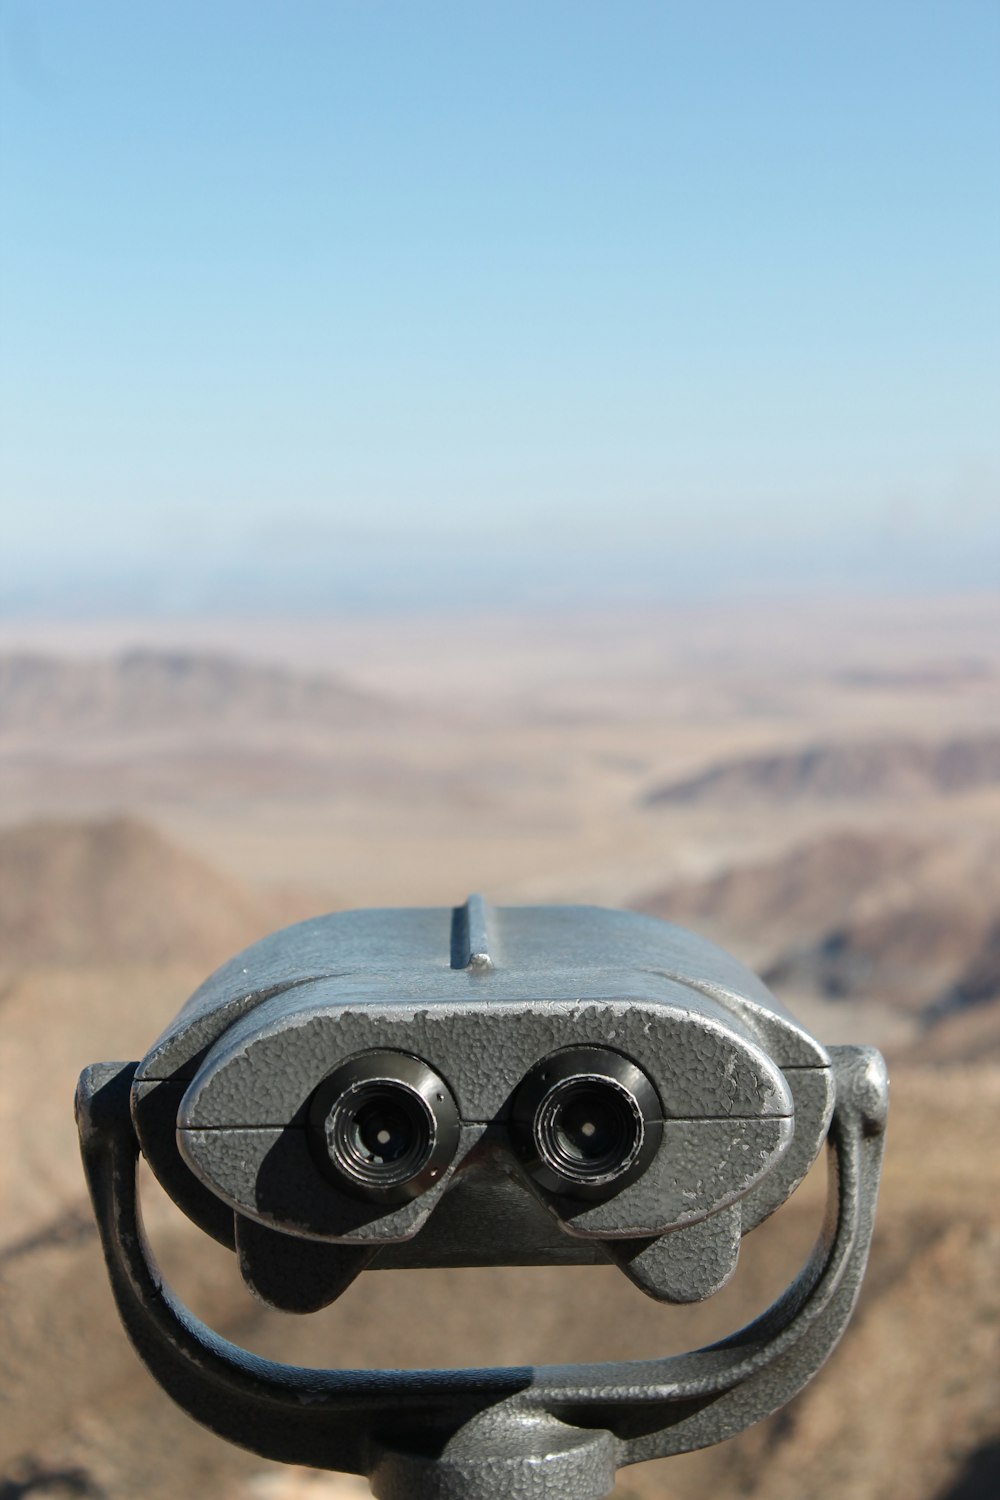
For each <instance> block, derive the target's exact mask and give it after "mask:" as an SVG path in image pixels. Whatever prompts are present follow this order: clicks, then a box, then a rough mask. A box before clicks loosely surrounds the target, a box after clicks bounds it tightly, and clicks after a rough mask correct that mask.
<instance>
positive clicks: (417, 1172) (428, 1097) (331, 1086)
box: [309, 1052, 459, 1202]
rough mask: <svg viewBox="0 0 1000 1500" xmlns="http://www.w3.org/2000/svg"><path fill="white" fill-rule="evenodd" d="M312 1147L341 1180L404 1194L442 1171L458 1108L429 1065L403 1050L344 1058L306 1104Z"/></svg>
mask: <svg viewBox="0 0 1000 1500" xmlns="http://www.w3.org/2000/svg"><path fill="white" fill-rule="evenodd" d="M309 1121H310V1131H311V1136H312V1143H313V1150H314V1153H315V1154H316V1155H317V1156H318V1159H319V1161H320V1165H321V1166H322V1167H323V1168H324V1170H326V1171H327V1172H331V1171H332V1173H333V1174H334V1176H335V1177H336V1178H337V1180H338V1182H339V1184H340V1186H341V1187H345V1188H348V1189H349V1190H351V1191H353V1192H356V1193H358V1194H360V1195H361V1196H363V1197H367V1198H374V1199H381V1200H382V1201H388V1202H405V1201H406V1200H407V1199H409V1198H415V1197H417V1196H419V1194H421V1193H424V1192H426V1191H427V1189H428V1188H429V1187H432V1186H433V1184H434V1183H435V1182H436V1181H437V1180H438V1178H439V1177H440V1176H441V1174H442V1172H443V1171H444V1169H445V1168H446V1167H447V1165H448V1163H449V1162H450V1161H451V1159H452V1157H453V1156H454V1154H455V1150H456V1147H457V1145H458V1136H459V1120H458V1110H457V1108H456V1106H455V1101H454V1099H453V1098H452V1095H451V1091H450V1089H449V1088H448V1087H447V1085H446V1084H445V1083H444V1081H443V1080H442V1079H441V1078H439V1077H438V1075H437V1074H436V1073H435V1072H434V1070H433V1069H432V1068H429V1067H428V1066H427V1064H426V1063H424V1062H421V1060H420V1059H419V1058H416V1057H411V1056H410V1055H409V1054H408V1053H405V1052H367V1053H360V1054H358V1055H357V1056H356V1057H352V1058H349V1059H348V1060H347V1061H346V1062H345V1063H342V1064H341V1066H340V1067H338V1068H337V1069H336V1070H335V1071H334V1072H333V1073H331V1074H330V1076H329V1077H328V1078H326V1079H324V1081H323V1082H322V1083H321V1084H320V1086H319V1088H318V1089H317V1090H316V1093H315V1094H314V1095H313V1099H312V1104H311V1106H310V1111H309Z"/></svg>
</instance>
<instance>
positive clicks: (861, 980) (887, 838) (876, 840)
mask: <svg viewBox="0 0 1000 1500" xmlns="http://www.w3.org/2000/svg"><path fill="white" fill-rule="evenodd" d="M998 856H1000V849H998V847H997V843H996V841H995V840H991V839H989V838H983V839H979V840H964V841H963V840H957V839H956V840H953V841H951V842H945V843H943V844H938V843H934V844H929V843H928V844H920V843H918V842H917V841H915V840H914V839H912V838H910V837H908V836H906V835H903V834H900V833H898V832H894V831H891V830H889V831H886V832H884V833H871V834H860V833H832V834H826V835H822V836H820V837H818V838H814V839H811V840H809V841H807V842H805V843H802V844H798V845H795V846H793V847H792V848H791V849H788V850H784V851H782V852H781V853H780V854H779V855H777V856H775V858H774V859H772V860H762V861H755V862H752V863H747V864H745V865H736V866H734V867H732V868H731V869H727V870H725V871H723V872H722V873H720V874H719V875H717V876H714V877H712V878H710V879H708V880H703V881H697V882H691V883H682V884H678V885H675V886H671V887H666V888H664V889H662V890H658V891H654V892H651V893H649V894H648V895H647V896H646V897H645V898H643V899H642V900H641V901H640V902H639V903H638V905H639V906H640V908H641V909H642V910H643V911H647V912H649V913H651V914H652V915H654V916H660V917H666V918H668V919H669V920H672V921H678V922H681V923H686V924H688V925H690V926H694V927H696V928H699V929H700V930H702V931H704V932H706V934H708V935H709V936H711V937H714V938H716V939H717V940H718V941H720V942H721V943H723V944H724V945H727V946H729V947H732V948H733V949H735V950H736V951H737V952H739V953H741V954H743V955H744V956H745V957H747V958H748V959H749V960H750V961H751V962H753V963H754V964H756V965H757V966H758V967H759V968H761V969H762V970H763V971H764V973H765V977H766V978H767V980H768V982H769V983H770V984H771V985H772V986H773V987H774V988H775V990H776V991H777V992H778V993H779V994H781V995H783V996H786V997H787V998H788V999H789V1000H790V1001H791V1003H792V1004H793V1005H794V1002H795V997H796V996H802V995H806V996H815V997H818V998H820V999H823V1000H826V1001H829V1002H833V1003H836V1002H840V1001H845V1000H852V1001H863V1002H872V1003H875V1004H879V1005H883V1006H888V1007H890V1008H892V1009H894V1010H898V1011H900V1012H905V1013H907V1014H909V1015H912V1016H915V1017H918V1018H919V1019H920V1020H921V1022H922V1024H923V1025H924V1026H926V1027H928V1028H937V1027H939V1026H940V1027H944V1026H945V1023H947V1031H948V1034H949V1035H950V1036H951V1037H952V1038H953V1041H952V1044H951V1047H950V1048H949V1050H948V1052H947V1054H946V1055H948V1056H954V1055H955V1053H954V1050H953V1049H954V1047H955V1045H957V1039H958V1037H959V1036H960V1035H967V1036H968V1037H969V1046H970V1048H971V1050H970V1051H969V1052H968V1053H963V1054H961V1055H968V1056H969V1057H974V1056H976V1055H977V1054H978V1049H979V1047H980V1046H981V1045H983V1044H984V1043H986V1040H987V1038H989V1037H992V1035H993V1031H994V1029H995V1030H996V1032H997V1034H998V1036H1000V857H998ZM971 1011H975V1012H977V1013H978V1019H976V1020H974V1021H973V1022H971V1023H969V1022H966V1023H963V1027H958V1026H957V1025H956V1024H955V1023H956V1020H957V1018H958V1017H959V1016H963V1015H965V1014H966V1013H968V1012H971ZM993 1012H995V1014H996V1016H997V1021H996V1024H995V1026H994V1022H993V1021H992V1020H991V1019H990V1014H991V1013H993ZM973 1037H975V1038H976V1040H975V1041H974V1042H973V1040H972V1038H973ZM989 1050H990V1051H992V1050H993V1043H992V1042H990V1043H989Z"/></svg>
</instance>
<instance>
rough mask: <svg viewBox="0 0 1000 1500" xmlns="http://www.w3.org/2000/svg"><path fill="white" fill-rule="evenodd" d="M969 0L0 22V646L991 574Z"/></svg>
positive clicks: (475, 7) (993, 44) (992, 330)
mask: <svg viewBox="0 0 1000 1500" xmlns="http://www.w3.org/2000/svg"><path fill="white" fill-rule="evenodd" d="M998 80H1000V4H997V3H996V0H865V3H854V0H838V3H837V4H836V5H827V4H822V3H819V0H815V3H813V0H794V3H778V0H759V3H753V4H749V3H745V0H728V3H727V0H698V3H695V0H688V3H684V4H681V3H674V4H671V3H668V0H653V3H640V0H601V3H596V0H474V3H470V0H451V3H437V0H435V3H430V0H405V3H404V0H287V3H278V0H268V3H263V0H238V3H233V0H212V3H210V4H205V3H204V0H197V3H189V0H162V3H161V0H145V3H143V4H142V5H136V4H134V3H133V0H127V3H124V0H123V3H119V0H93V3H89V4H86V5H80V4H79V3H77V0H0V615H5V614H6V615H17V614H19V613H27V614H31V613H52V612H56V613H59V612H63V613H68V614H73V613H74V612H79V613H88V612H89V613H94V612H97V613H100V612H105V613H108V612H110V613H114V612H116V611H122V612H135V611H136V610H138V611H140V612H141V611H150V612H171V611H175V612H184V611H204V610H206V609H208V610H212V609H216V610H220V611H226V610H243V609H246V608H248V607H249V608H260V609H276V610H282V609H295V608H302V609H307V610H315V609H324V608H329V609H331V610H339V609H343V608H348V609H349V608H364V609H370V608H380V607H391V608H395V607H403V608H408V607H425V606H426V605H428V604H434V605H437V606H442V607H446V606H447V605H449V604H451V603H454V604H457V605H461V606H463V607H464V606H466V605H467V604H469V603H474V602H476V601H477V600H479V601H482V602H484V603H487V604H489V605H491V606H493V605H495V604H498V603H499V604H504V603H510V604H513V605H521V604H524V603H531V602H541V603H562V602H564V601H565V602H578V601H579V600H581V599H598V600H600V599H604V598H608V599H611V598H619V597H621V598H635V599H646V598H663V599H669V598H672V597H679V596H688V595H704V594H709V595H711V594H712V593H713V592H715V593H718V592H727V593H731V592H734V591H736V592H741V593H749V594H753V593H754V592H761V593H768V592H769V591H773V590H786V591H788V590H790V591H792V592H794V591H797V590H798V591H810V590H815V589H824V590H826V589H843V588H847V589H856V588H859V589H872V588H876V589H885V590H914V589H916V590H951V589H955V588H992V587H996V586H997V585H998V583H1000V421H998V413H1000V272H998V267H1000V191H998V189H1000V88H998Z"/></svg>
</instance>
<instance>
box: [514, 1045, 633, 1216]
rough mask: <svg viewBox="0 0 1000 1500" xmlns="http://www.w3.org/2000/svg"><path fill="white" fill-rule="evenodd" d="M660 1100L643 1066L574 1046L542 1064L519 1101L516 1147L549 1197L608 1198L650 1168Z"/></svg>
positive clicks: (608, 1052) (517, 1097)
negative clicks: (548, 1193)
mask: <svg viewBox="0 0 1000 1500" xmlns="http://www.w3.org/2000/svg"><path fill="white" fill-rule="evenodd" d="M662 1118H663V1112H662V1109H661V1107H660V1101H659V1097H658V1095H657V1093H656V1090H655V1089H654V1088H653V1085H652V1083H651V1082H650V1080H649V1079H648V1078H647V1077H646V1074H645V1073H644V1072H643V1071H642V1069H641V1068H640V1067H638V1065H637V1064H636V1063H633V1062H632V1061H631V1060H630V1059H629V1058H627V1057H623V1056H622V1055H621V1054H620V1053H618V1052H612V1051H611V1050H610V1049H609V1048H606V1047H568V1048H565V1049H564V1050H563V1051H561V1052H553V1053H551V1054H550V1055H549V1056H548V1057H547V1058H545V1059H544V1060H543V1061H542V1062H540V1063H538V1064H536V1066H535V1067H534V1068H532V1070H531V1072H530V1073H529V1074H528V1075H527V1076H526V1078H525V1079H524V1082H523V1083H522V1084H521V1086H520V1088H519V1089H518V1091H517V1094H516V1095H515V1097H514V1100H513V1104H512V1108H511V1133H512V1138H513V1144H514V1146H515V1148H516V1150H517V1151H518V1153H519V1155H520V1157H521V1159H522V1161H523V1162H524V1164H525V1166H526V1168H527V1169H528V1171H529V1172H530V1173H531V1175H532V1176H533V1177H534V1178H535V1180H536V1181H537V1182H539V1183H540V1184H541V1185H542V1186H543V1187H545V1188H547V1189H548V1191H549V1192H552V1193H558V1194H562V1195H567V1196H570V1197H585V1198H586V1197H600V1196H607V1195H608V1194H610V1193H615V1192H618V1190H619V1189H620V1188H622V1187H624V1186H625V1183H626V1182H628V1181H630V1180H631V1179H632V1178H633V1177H635V1176H637V1175H638V1174H639V1173H640V1172H642V1171H644V1170H645V1168H646V1167H647V1166H648V1165H649V1162H650V1160H651V1159H652V1156H653V1155H654V1153H655V1151H656V1148H657V1146H658V1145H659V1142H660V1138H661V1134H662V1129H663V1124H662Z"/></svg>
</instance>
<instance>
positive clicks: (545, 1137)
mask: <svg viewBox="0 0 1000 1500" xmlns="http://www.w3.org/2000/svg"><path fill="white" fill-rule="evenodd" d="M535 1134H536V1138H537V1143H538V1149H539V1154H540V1155H541V1156H542V1157H543V1158H544V1160H545V1161H546V1162H547V1163H548V1164H549V1166H550V1167H552V1168H553V1170H555V1171H557V1172H559V1173H560V1174H561V1175H562V1176H564V1177H570V1178H572V1179H573V1180H574V1181H576V1182H593V1183H600V1182H607V1181H610V1180H611V1179H612V1178H614V1177H618V1176H619V1175H620V1174H621V1173H623V1172H627V1171H628V1169H629V1167H630V1166H631V1165H632V1163H633V1161H634V1160H635V1158H636V1156H637V1155H638V1153H639V1151H640V1149H641V1147H642V1138H643V1119H642V1111H641V1110H640V1109H639V1106H638V1104H637V1103H636V1101H635V1099H634V1098H633V1097H632V1095H631V1094H630V1093H628V1091H627V1090H626V1089H623V1088H622V1087H621V1086H620V1085H619V1084H616V1083H612V1081H611V1080H610V1079H607V1078H584V1079H569V1080H567V1081H566V1082H565V1083H563V1084H559V1085H557V1086H556V1087H555V1088H554V1089H553V1090H552V1092H551V1093H550V1094H549V1095H548V1096H547V1097H546V1098H545V1100H544V1101H543V1102H542V1105H541V1107H540V1108H539V1111H538V1114H537V1116H536V1119H535Z"/></svg>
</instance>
